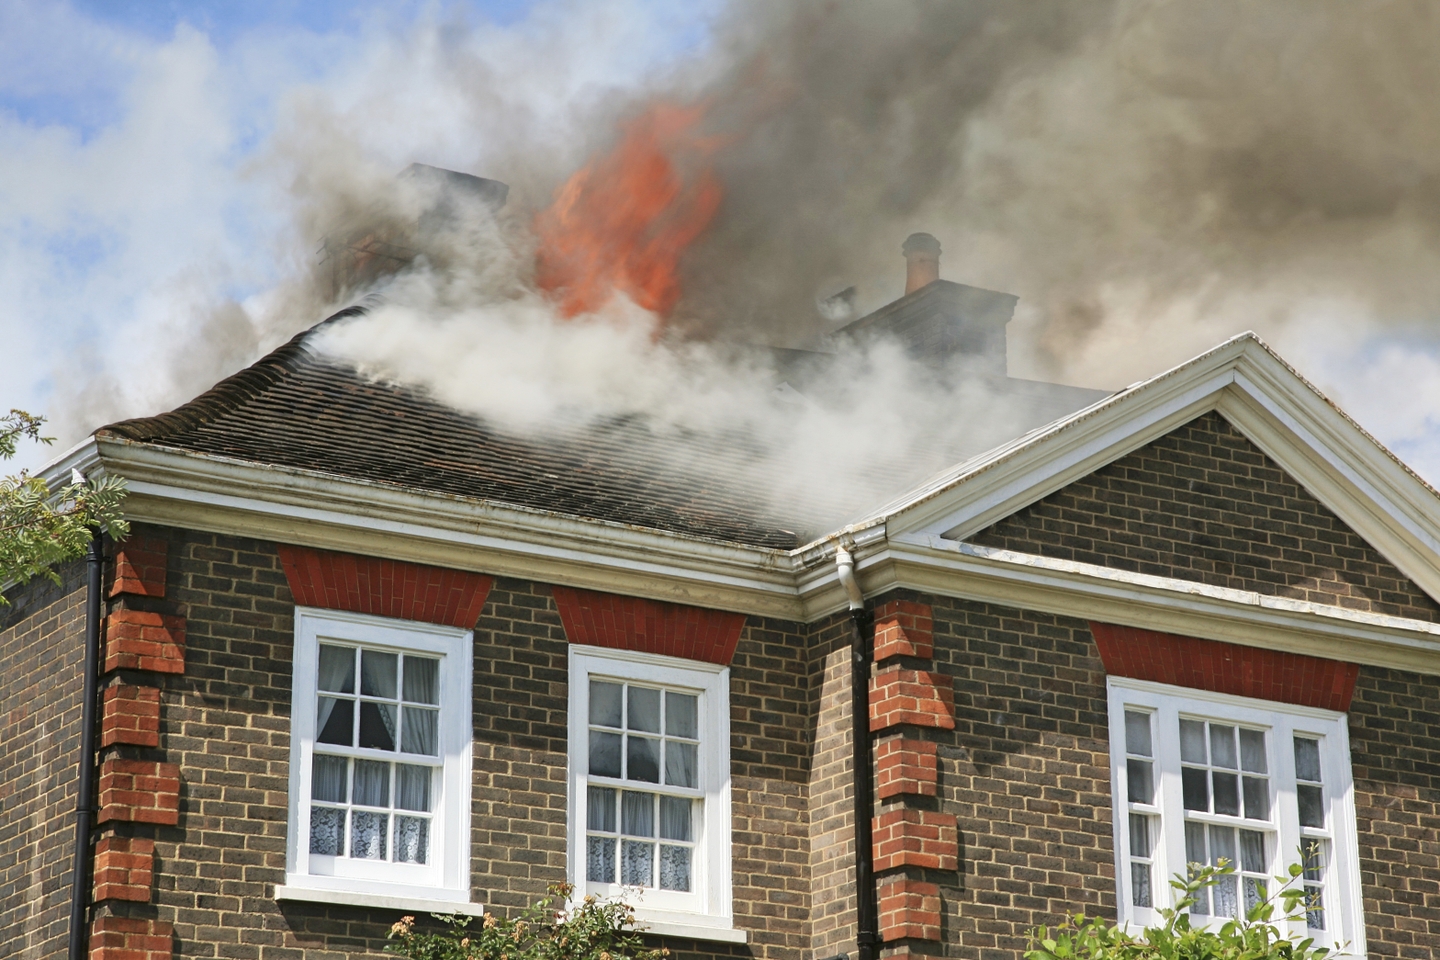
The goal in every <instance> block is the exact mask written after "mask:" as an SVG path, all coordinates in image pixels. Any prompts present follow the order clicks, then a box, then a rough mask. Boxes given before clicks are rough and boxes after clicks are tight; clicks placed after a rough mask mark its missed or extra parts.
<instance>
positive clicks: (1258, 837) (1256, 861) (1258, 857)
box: [1240, 830, 1265, 873]
mask: <svg viewBox="0 0 1440 960" xmlns="http://www.w3.org/2000/svg"><path fill="white" fill-rule="evenodd" d="M1240 869H1241V870H1245V871H1247V872H1249V873H1264V872H1265V834H1263V833H1260V832H1259V831H1258V830H1241V831H1240Z"/></svg>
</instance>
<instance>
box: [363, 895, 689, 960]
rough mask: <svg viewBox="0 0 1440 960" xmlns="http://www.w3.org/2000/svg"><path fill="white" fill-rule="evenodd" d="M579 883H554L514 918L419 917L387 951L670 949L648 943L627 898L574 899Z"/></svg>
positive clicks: (622, 953)
mask: <svg viewBox="0 0 1440 960" xmlns="http://www.w3.org/2000/svg"><path fill="white" fill-rule="evenodd" d="M573 892H574V888H573V887H572V886H571V885H570V884H568V883H554V884H551V885H550V886H549V887H548V888H547V890H546V896H545V898H544V899H543V900H538V901H536V902H535V903H534V904H532V905H531V906H530V907H528V908H526V909H525V910H524V912H522V913H521V915H520V916H519V917H517V918H515V919H506V918H504V917H500V916H497V915H496V914H493V913H488V914H486V915H485V919H484V920H483V921H481V922H480V924H479V926H478V927H477V926H474V925H473V924H474V923H475V918H473V917H467V916H463V915H460V914H456V915H455V916H451V917H446V916H441V915H439V914H436V915H435V919H436V920H437V921H439V923H440V924H441V926H440V927H439V928H438V929H435V928H431V929H421V928H419V927H417V926H416V924H415V918H414V917H402V918H401V919H400V921H399V922H397V923H396V924H395V925H394V926H392V927H391V928H390V940H391V941H392V942H391V943H389V944H387V945H386V947H385V951H386V952H387V953H393V954H396V955H398V956H401V957H406V958H408V960H661V958H663V957H667V956H669V955H670V951H669V950H665V949H659V950H652V949H648V948H647V947H646V946H645V943H644V941H643V940H641V939H640V934H639V933H638V932H636V930H635V914H634V912H633V911H632V910H631V909H630V907H629V906H627V905H626V904H624V903H621V902H619V901H616V900H599V899H597V898H595V897H586V898H585V899H584V900H582V901H581V902H580V903H578V904H574V905H571V904H570V896H571V894H572V893H573Z"/></svg>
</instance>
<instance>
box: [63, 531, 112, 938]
mask: <svg viewBox="0 0 1440 960" xmlns="http://www.w3.org/2000/svg"><path fill="white" fill-rule="evenodd" d="M104 565H105V540H104V536H103V535H102V534H101V532H100V531H99V530H98V529H96V530H93V531H92V532H91V535H90V549H89V551H88V552H87V553H86V555H85V566H86V572H87V574H88V578H89V579H88V583H87V585H86V594H85V665H84V668H83V669H84V674H83V679H82V687H83V692H82V694H81V698H82V699H81V701H80V770H79V788H78V789H77V791H76V794H75V856H74V866H73V867H72V868H71V884H70V960H86V957H87V956H88V955H89V952H90V950H89V947H90V944H89V940H90V937H89V926H88V925H87V924H86V922H85V921H86V912H87V908H88V907H89V902H90V868H91V866H92V862H93V861H92V857H91V853H90V825H91V817H92V816H93V815H94V812H95V701H96V699H97V696H98V693H99V690H98V687H99V672H100V590H101V586H102V579H103V577H102V573H103V569H104Z"/></svg>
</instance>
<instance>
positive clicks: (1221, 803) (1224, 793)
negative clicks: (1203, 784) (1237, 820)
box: [1212, 770, 1240, 817]
mask: <svg viewBox="0 0 1440 960" xmlns="http://www.w3.org/2000/svg"><path fill="white" fill-rule="evenodd" d="M1212 776H1213V777H1214V780H1215V812H1216V813H1223V814H1227V815H1228V816H1232V817H1238V816H1240V778H1239V777H1238V776H1236V775H1235V774H1233V773H1221V772H1219V771H1218V770H1217V771H1215V773H1214V774H1213V775H1212Z"/></svg>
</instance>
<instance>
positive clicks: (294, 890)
mask: <svg viewBox="0 0 1440 960" xmlns="http://www.w3.org/2000/svg"><path fill="white" fill-rule="evenodd" d="M275 899H276V900H303V901H307V902H309V903H334V904H339V905H340V906H346V907H375V908H377V909H380V910H403V911H409V912H412V913H440V914H446V915H449V914H453V913H462V914H465V915H466V916H471V917H479V916H482V915H484V913H485V908H484V907H483V906H481V905H480V904H478V903H465V902H462V901H459V900H435V899H432V898H429V897H404V896H389V895H387V894H378V893H354V892H351V891H349V890H315V889H313V888H310V887H294V886H288V885H285V884H280V885H277V886H276V887H275Z"/></svg>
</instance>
